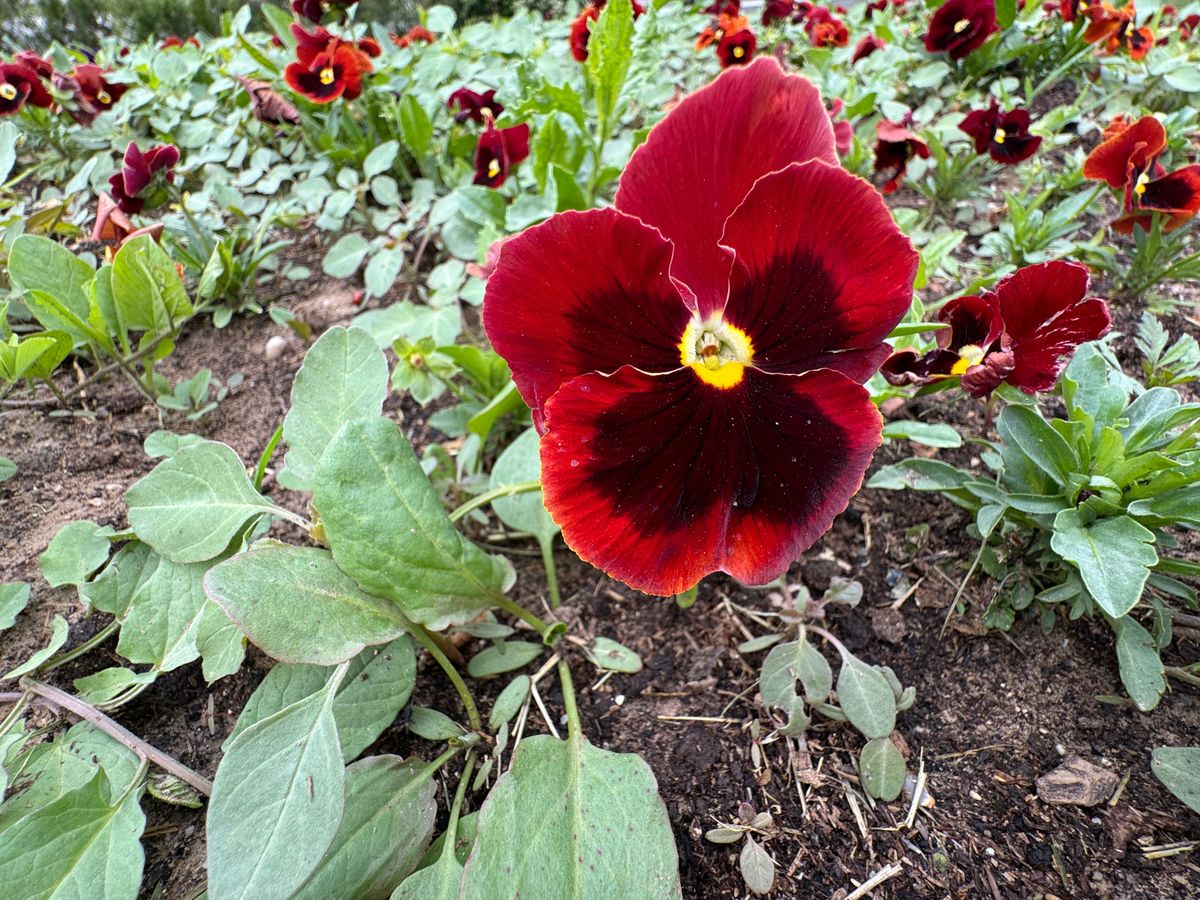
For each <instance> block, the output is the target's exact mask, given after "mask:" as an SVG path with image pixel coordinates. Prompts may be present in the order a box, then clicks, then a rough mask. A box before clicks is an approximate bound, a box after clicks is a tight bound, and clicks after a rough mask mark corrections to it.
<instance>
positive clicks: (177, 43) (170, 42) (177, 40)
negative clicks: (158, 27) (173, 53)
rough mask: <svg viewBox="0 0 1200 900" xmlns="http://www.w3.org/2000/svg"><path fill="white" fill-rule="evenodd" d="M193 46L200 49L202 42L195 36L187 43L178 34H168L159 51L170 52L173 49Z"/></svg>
mask: <svg viewBox="0 0 1200 900" xmlns="http://www.w3.org/2000/svg"><path fill="white" fill-rule="evenodd" d="M188 44H191V45H192V46H193V47H199V46H200V41H199V40H198V39H197V38H196V36H195V35H192V36H191V37H190V38H188V39H187V40H186V41H185V40H184V39H183V38H181V37H180V36H179V35H177V34H168V35H167V36H166V37H165V38H163V41H162V43H161V44H159V45H158V49H159V50H170V49H171V48H172V47H186V46H187V45H188Z"/></svg>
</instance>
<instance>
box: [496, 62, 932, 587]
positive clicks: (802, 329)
mask: <svg viewBox="0 0 1200 900" xmlns="http://www.w3.org/2000/svg"><path fill="white" fill-rule="evenodd" d="M714 122H720V123H721V126H722V127H721V128H713V123H714ZM714 171H716V172H720V173H721V178H719V179H715V180H714V179H713V178H712V177H711V173H712V172H714ZM698 185H703V186H704V188H703V190H699V189H698ZM916 265H917V254H916V253H915V252H914V251H913V249H912V246H911V245H910V244H909V242H908V240H907V239H906V238H905V237H904V236H903V234H901V232H900V230H899V229H898V228H897V227H896V225H895V223H894V222H893V221H892V218H891V216H890V215H889V213H888V211H887V207H886V206H885V205H884V203H883V201H882V199H881V198H880V196H879V194H878V193H877V192H876V191H875V190H873V189H872V188H871V186H870V185H869V184H867V183H866V182H864V181H862V180H861V179H859V178H856V177H855V176H853V175H851V174H850V173H848V172H846V171H845V170H844V169H842V168H841V167H839V166H838V165H837V157H836V155H835V154H834V149H833V132H832V129H831V128H830V125H829V116H828V114H827V113H826V111H825V109H824V106H823V105H822V103H821V98H820V95H819V94H818V93H817V90H816V89H815V88H814V87H813V86H812V85H811V84H810V83H809V82H808V81H806V80H804V79H803V78H800V77H799V76H795V75H786V74H784V72H783V69H782V68H781V67H780V65H779V63H778V62H776V61H775V60H774V59H772V58H770V57H764V58H760V59H756V60H755V61H754V62H752V63H751V64H750V65H748V66H739V67H736V68H732V69H729V70H726V71H725V72H724V73H722V74H721V75H720V77H718V78H717V79H716V80H714V81H713V82H712V83H711V84H709V85H707V86H706V87H704V88H702V89H700V90H699V91H697V92H695V93H694V94H691V95H690V96H688V97H686V98H685V99H684V100H682V101H681V102H680V103H679V105H678V106H676V107H675V108H674V109H673V110H672V111H671V112H670V113H668V114H667V116H666V117H665V118H664V119H663V120H662V121H661V122H659V123H658V124H657V125H656V126H654V128H653V129H651V131H650V134H649V137H648V138H647V140H646V142H645V143H644V144H642V145H641V146H640V147H639V148H638V149H637V150H636V151H635V152H634V154H633V157H632V158H631V159H630V161H629V164H628V166H627V167H626V169H625V171H624V173H623V174H622V176H621V181H620V187H619V190H618V191H617V196H616V201H615V205H614V206H612V207H609V208H605V209H591V210H587V211H583V212H565V213H560V214H558V215H555V216H552V217H551V218H550V219H548V220H547V221H546V222H544V223H542V224H540V225H537V226H534V227H533V228H530V229H528V230H527V231H525V232H524V233H522V234H520V235H518V236H516V237H514V238H512V239H511V240H509V241H508V242H506V243H505V245H504V247H503V249H502V250H501V252H500V260H499V263H498V265H497V267H496V270H495V272H494V273H493V274H492V276H491V278H490V279H489V280H488V284H487V290H486V294H485V298H484V304H483V320H484V327H485V329H486V330H487V333H488V336H489V338H490V339H491V341H492V344H493V346H494V347H495V348H496V350H497V352H499V353H500V355H501V356H503V357H504V358H505V359H506V360H507V361H508V363H509V365H510V367H511V368H512V372H513V378H514V380H515V381H516V384H517V388H518V390H519V391H520V392H521V396H522V397H523V398H524V399H525V401H526V402H527V403H528V404H529V406H530V408H531V409H532V411H533V419H534V422H535V424H536V426H537V428H538V430H539V432H540V433H541V435H542V438H541V464H542V485H543V491H544V494H543V496H544V499H545V503H546V507H547V509H548V510H549V511H550V514H551V516H552V517H553V519H554V520H555V522H557V523H558V524H559V525H560V526H561V527H562V530H563V537H564V539H565V540H566V542H567V544H568V545H569V546H570V547H571V548H572V549H574V550H575V552H576V553H578V554H579V555H580V557H582V558H583V559H585V560H587V561H589V562H591V563H593V564H594V565H596V566H599V567H600V568H602V569H604V570H605V571H606V572H608V573H609V574H611V575H613V576H614V577H616V578H619V579H621V580H622V581H625V582H626V583H628V584H630V585H631V586H633V587H635V588H637V589H639V590H642V591H646V592H647V593H653V594H672V593H678V592H679V591H682V590H685V589H687V588H689V587H691V586H692V585H694V584H695V583H696V582H697V581H698V580H699V579H700V578H702V577H703V576H705V575H707V574H708V573H710V572H713V571H718V570H720V571H725V572H728V573H729V574H731V575H733V576H734V577H736V578H739V579H741V580H742V581H745V582H749V583H763V582H766V581H769V580H770V579H772V578H774V577H775V576H777V575H779V574H780V573H781V572H783V571H784V570H786V569H787V567H788V566H789V565H790V564H791V563H792V562H793V561H794V560H795V559H796V558H797V556H798V555H799V554H800V553H802V552H803V551H804V550H805V549H807V548H808V547H809V546H811V544H812V543H813V542H814V541H815V540H816V539H817V538H818V537H819V536H820V535H821V534H822V533H823V532H824V531H825V530H826V529H828V527H829V526H830V524H831V523H832V521H833V519H834V517H835V516H836V515H837V514H838V513H840V512H841V511H842V510H843V509H845V508H846V505H847V503H848V502H849V500H850V497H851V496H852V495H853V494H854V493H855V492H856V491H857V490H858V488H859V486H860V485H861V483H862V478H863V475H864V473H865V472H866V469H867V466H868V464H869V463H870V459H871V456H872V453H873V452H874V449H875V447H876V446H878V444H879V442H880V429H881V420H880V417H879V414H878V413H877V411H876V410H875V408H874V405H873V404H872V403H871V402H870V397H869V395H868V393H867V391H866V390H864V389H863V387H862V382H863V381H865V380H866V379H867V378H869V377H870V376H871V375H872V374H873V373H874V372H875V371H876V370H877V368H878V366H879V363H880V361H881V360H882V359H883V358H884V355H885V354H886V353H887V346H886V344H884V343H883V339H884V338H885V337H886V336H887V334H888V333H889V332H890V331H891V329H892V328H893V327H894V325H895V323H896V322H897V321H899V319H900V318H901V316H903V314H904V312H905V310H907V309H908V306H909V303H910V302H911V299H912V282H913V277H914V275H915V272H916Z"/></svg>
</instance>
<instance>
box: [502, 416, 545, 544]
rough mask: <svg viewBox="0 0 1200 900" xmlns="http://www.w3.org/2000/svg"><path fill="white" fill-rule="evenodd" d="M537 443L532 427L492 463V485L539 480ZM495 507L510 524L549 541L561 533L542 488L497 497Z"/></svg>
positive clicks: (509, 525) (540, 474)
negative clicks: (543, 498) (543, 500)
mask: <svg viewBox="0 0 1200 900" xmlns="http://www.w3.org/2000/svg"><path fill="white" fill-rule="evenodd" d="M538 447H539V439H538V434H537V432H536V431H535V430H534V429H532V428H529V429H527V430H526V431H524V432H523V433H522V434H521V436H520V437H518V438H517V439H516V440H515V441H513V442H512V443H511V444H509V445H508V446H507V447H506V448H505V449H504V452H503V453H501V454H500V458H499V459H497V460H496V465H495V466H493V467H492V475H491V481H490V483H489V484H488V487H489V489H490V490H493V491H494V490H496V489H497V488H502V487H508V486H509V485H514V484H522V483H523V482H527V481H540V480H541V477H542V463H541V459H540V458H539V456H538ZM492 509H494V510H495V511H496V515H497V516H499V517H500V521H502V522H503V523H504V524H505V525H507V526H508V527H509V528H512V529H514V530H516V531H528V532H530V533H531V534H533V535H535V536H537V538H538V540H541V541H548V540H551V539H552V538H553V537H554V536H555V535H556V534H558V526H557V525H555V524H554V521H553V520H552V519H551V518H550V514H549V513H548V512H546V505H545V504H544V503H543V502H542V493H541V491H531V492H529V493H526V494H516V495H514V496H512V497H497V498H496V499H495V500H493V501H492Z"/></svg>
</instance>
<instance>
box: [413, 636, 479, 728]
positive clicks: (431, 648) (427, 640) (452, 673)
mask: <svg viewBox="0 0 1200 900" xmlns="http://www.w3.org/2000/svg"><path fill="white" fill-rule="evenodd" d="M412 636H413V637H415V638H416V639H417V642H418V643H420V645H421V646H422V647H424V648H425V649H426V650H427V651H428V652H429V655H430V656H432V657H433V658H434V659H435V660H437V664H438V665H439V666H441V667H442V671H443V672H445V673H446V677H447V678H449V679H450V683H451V684H452V685H454V689H455V690H456V691H458V696H459V698H460V699H461V700H462V704H463V708H464V709H466V711H467V721H468V722H469V723H470V724H471V730H472V731H478V732H482V731H483V719H482V718H481V717H480V715H479V708H478V707H477V706H476V705H475V698H474V697H472V696H471V691H470V689H469V688H468V687H467V683H466V682H465V681H463V679H462V676H461V675H460V674H458V669H456V668H454V663H452V662H450V660H449V659H447V658H446V654H445V653H443V652H442V648H441V647H439V646H438V644H437V641H435V640H434V639H433V635H431V634H430V633H429V632H428V631H427V630H426V629H425V628H424V626H422V625H418V624H416V623H415V622H414V623H413V625H412Z"/></svg>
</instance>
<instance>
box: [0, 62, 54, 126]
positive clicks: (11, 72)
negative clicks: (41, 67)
mask: <svg viewBox="0 0 1200 900" xmlns="http://www.w3.org/2000/svg"><path fill="white" fill-rule="evenodd" d="M53 102H54V98H53V97H51V96H50V92H49V91H48V90H46V86H45V85H44V84H42V79H41V78H40V77H39V76H38V73H37V72H36V71H34V70H33V69H31V68H29V67H28V66H25V65H22V64H21V63H0V116H8V115H12V114H13V113H15V112H17V111H18V110H19V109H20V108H21V107H22V106H24V105H25V104H26V103H32V104H33V105H34V106H41V107H47V106H49V105H50V104H51V103H53Z"/></svg>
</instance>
